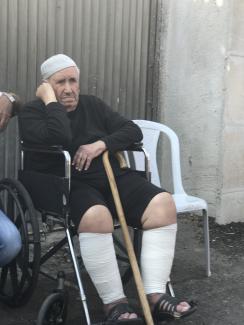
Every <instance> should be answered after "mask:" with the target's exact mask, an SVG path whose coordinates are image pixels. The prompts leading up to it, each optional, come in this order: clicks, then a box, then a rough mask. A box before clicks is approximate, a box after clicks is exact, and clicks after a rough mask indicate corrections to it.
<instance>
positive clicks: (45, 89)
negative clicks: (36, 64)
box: [36, 80, 57, 106]
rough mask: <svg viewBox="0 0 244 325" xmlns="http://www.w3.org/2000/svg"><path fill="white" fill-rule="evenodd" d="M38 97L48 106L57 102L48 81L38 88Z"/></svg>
mask: <svg viewBox="0 0 244 325" xmlns="http://www.w3.org/2000/svg"><path fill="white" fill-rule="evenodd" d="M36 96H37V97H39V98H40V99H41V100H42V101H43V102H44V103H45V105H46V106H47V105H48V104H49V103H52V102H57V98H56V95H55V92H54V90H53V87H52V86H51V85H50V83H49V82H47V81H46V80H45V81H43V83H42V84H41V85H40V86H39V87H38V88H37V90H36Z"/></svg>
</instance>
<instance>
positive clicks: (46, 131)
mask: <svg viewBox="0 0 244 325" xmlns="http://www.w3.org/2000/svg"><path fill="white" fill-rule="evenodd" d="M19 126H20V134H21V138H22V140H23V141H24V142H26V143H29V144H44V145H62V146H63V147H64V148H65V149H66V150H68V151H69V153H70V155H71V158H73V157H74V154H75V152H76V151H77V149H78V148H79V146H80V145H84V144H89V143H93V142H95V141H97V140H102V141H104V142H105V144H106V146H107V149H108V150H109V151H110V152H112V153H114V152H116V151H120V150H123V149H125V148H127V147H128V146H130V145H131V144H133V143H135V142H139V141H141V140H142V133H141V130H140V128H139V127H138V126H137V125H136V124H135V123H133V122H132V121H130V120H128V119H126V118H124V117H122V116H121V115H119V114H118V113H117V112H114V111H112V110H111V109H110V108H109V106H107V105H106V104H105V103H104V102H103V101H102V100H100V99H99V98H97V97H94V96H89V95H80V97H79V103H78V105H77V108H76V109H75V110H74V111H71V112H68V113H67V111H66V110H65V108H64V107H63V106H62V105H61V104H60V103H56V102H53V103H50V104H48V105H47V106H45V104H44V103H43V102H42V101H41V100H35V101H32V102H30V103H28V104H26V105H25V106H24V107H23V109H22V110H21V112H20V114H19ZM58 160H60V159H58V158H57V157H52V156H50V155H49V156H48V157H47V156H45V155H39V154H29V156H28V168H30V169H33V170H39V171H45V172H52V173H53V172H54V173H58V174H59V173H60V171H61V170H62V167H61V166H63V164H62V163H61V161H58ZM111 163H112V165H113V167H114V170H115V173H116V174H118V173H119V167H118V163H117V161H116V160H115V159H113V158H112V159H111ZM84 174H95V176H96V177H97V176H99V175H101V174H104V170H103V165H102V158H101V156H99V157H97V158H95V159H94V160H93V161H92V163H91V165H90V167H89V169H88V170H87V171H81V172H78V171H76V170H75V168H72V176H73V177H75V178H77V177H78V178H80V177H82V175H84Z"/></svg>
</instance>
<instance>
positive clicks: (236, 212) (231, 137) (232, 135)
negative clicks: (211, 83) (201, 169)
mask: <svg viewBox="0 0 244 325" xmlns="http://www.w3.org/2000/svg"><path fill="white" fill-rule="evenodd" d="M230 16H231V18H232V20H231V26H230V30H229V40H228V51H227V55H226V76H225V77H226V97H225V106H224V115H223V129H222V144H223V146H222V152H221V156H222V172H223V176H222V184H221V185H222V186H221V192H220V197H219V200H218V205H217V220H219V221H220V222H223V223H226V222H228V221H230V220H231V221H244V212H243V211H244V141H243V139H244V1H241V0H239V1H238V0H234V1H233V7H232V12H231V13H230Z"/></svg>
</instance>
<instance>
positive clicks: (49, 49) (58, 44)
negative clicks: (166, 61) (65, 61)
mask: <svg viewBox="0 0 244 325" xmlns="http://www.w3.org/2000/svg"><path fill="white" fill-rule="evenodd" d="M156 3H157V1H156V0H0V8H1V10H0V89H1V90H13V91H16V92H17V93H18V94H20V96H21V97H22V98H23V99H24V101H25V100H30V99H32V98H33V97H34V95H35V89H36V85H37V84H38V82H39V80H40V74H39V66H40V64H41V63H42V62H43V60H45V59H46V58H47V57H48V56H50V55H53V54H55V53H66V54H67V55H70V56H71V57H73V59H74V60H75V61H76V62H77V64H78V65H79V66H80V70H81V93H89V94H94V95H97V96H99V97H101V98H103V99H104V100H105V101H106V102H107V103H108V104H110V105H111V106H112V107H113V109H115V110H118V111H120V112H121V113H122V114H124V115H126V116H127V117H129V118H143V117H145V114H146V113H145V111H146V93H147V72H148V67H149V65H150V64H149V62H148V58H149V55H148V53H149V49H150V47H151V46H152V45H151V43H152V42H151V41H150V38H151V34H150V31H151V30H152V24H154V23H156V21H153V22H152V17H155V11H156ZM152 11H154V12H152ZM149 44H150V46H149ZM17 152H18V140H17V130H16V122H15V121H12V122H11V125H10V127H9V128H8V130H7V131H5V132H4V133H2V134H0V177H3V175H5V176H6V175H13V174H15V171H16V169H17V167H16V166H17V162H16V157H17V156H18V155H16V153H17Z"/></svg>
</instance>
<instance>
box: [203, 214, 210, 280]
mask: <svg viewBox="0 0 244 325" xmlns="http://www.w3.org/2000/svg"><path fill="white" fill-rule="evenodd" d="M203 218H204V243H205V258H206V273H207V276H211V270H210V245H209V222H208V211H207V210H203Z"/></svg>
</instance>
